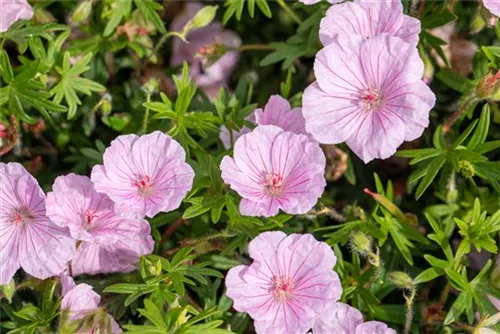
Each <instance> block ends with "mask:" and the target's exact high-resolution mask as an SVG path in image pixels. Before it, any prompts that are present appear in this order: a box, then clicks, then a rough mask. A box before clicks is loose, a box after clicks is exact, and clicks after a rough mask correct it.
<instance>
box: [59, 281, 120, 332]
mask: <svg viewBox="0 0 500 334" xmlns="http://www.w3.org/2000/svg"><path fill="white" fill-rule="evenodd" d="M66 282H67V284H68V286H69V288H68V289H67V291H65V293H63V299H62V302H61V310H63V311H67V312H68V315H69V320H70V321H79V322H81V324H80V326H79V328H78V330H77V332H76V333H78V334H90V333H112V334H115V333H121V332H122V330H121V329H120V326H119V325H118V323H117V322H116V321H115V319H114V318H113V317H112V316H111V315H109V314H104V313H103V312H104V311H103V309H102V308H101V307H100V306H99V304H100V302H101V296H99V295H98V294H97V293H96V292H95V291H94V290H93V289H92V287H91V286H90V285H88V284H84V283H82V284H78V285H75V282H74V281H73V279H72V278H71V277H69V276H66ZM98 313H101V314H102V315H105V317H104V318H103V317H102V316H100V317H99V316H95V315H96V314H98ZM92 316H93V318H92V319H91V320H90V322H88V323H87V321H86V320H87V319H89V318H90V317H92Z"/></svg>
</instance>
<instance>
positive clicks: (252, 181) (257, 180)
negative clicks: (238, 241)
mask: <svg viewBox="0 0 500 334" xmlns="http://www.w3.org/2000/svg"><path fill="white" fill-rule="evenodd" d="M220 167H221V170H222V179H223V180H224V182H225V183H227V184H229V185H230V187H231V189H233V190H234V191H236V192H237V193H238V194H239V195H240V196H241V197H243V199H242V200H241V202H240V213H241V214H242V215H245V216H264V217H270V216H274V215H276V214H278V211H279V209H282V210H283V211H284V212H286V213H290V214H303V213H306V212H308V211H309V210H310V209H311V208H312V207H313V206H314V205H315V204H316V202H317V200H318V198H319V197H320V196H321V194H322V193H323V189H324V188H325V185H326V181H325V177H324V170H325V155H324V154H323V151H322V150H321V148H320V147H319V144H318V143H317V142H315V141H313V140H311V139H309V138H308V137H307V136H304V135H299V134H295V133H292V132H285V131H283V130H282V129H281V128H279V127H277V126H274V125H259V126H258V127H257V128H255V129H254V130H253V131H252V132H250V133H247V134H245V135H243V136H241V137H240V138H239V139H238V140H237V141H236V143H235V145H234V158H231V157H229V156H226V157H224V158H223V159H222V162H221V166H220Z"/></svg>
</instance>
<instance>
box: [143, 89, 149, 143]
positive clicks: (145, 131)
mask: <svg viewBox="0 0 500 334" xmlns="http://www.w3.org/2000/svg"><path fill="white" fill-rule="evenodd" d="M146 102H147V103H149V102H151V92H150V91H149V90H148V91H147V92H146ZM148 122H149V108H148V107H146V111H145V112H144V120H143V121H142V133H143V134H146V133H147V132H148Z"/></svg>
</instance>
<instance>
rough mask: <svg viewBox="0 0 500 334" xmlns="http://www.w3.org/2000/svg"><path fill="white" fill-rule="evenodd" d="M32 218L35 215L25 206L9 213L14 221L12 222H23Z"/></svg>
mask: <svg viewBox="0 0 500 334" xmlns="http://www.w3.org/2000/svg"><path fill="white" fill-rule="evenodd" d="M34 218H35V216H34V215H33V214H32V213H31V212H29V211H28V209H27V208H25V207H21V208H18V209H15V210H14V212H13V213H12V215H11V220H12V221H13V222H14V224H24V223H27V222H28V221H29V220H31V219H34Z"/></svg>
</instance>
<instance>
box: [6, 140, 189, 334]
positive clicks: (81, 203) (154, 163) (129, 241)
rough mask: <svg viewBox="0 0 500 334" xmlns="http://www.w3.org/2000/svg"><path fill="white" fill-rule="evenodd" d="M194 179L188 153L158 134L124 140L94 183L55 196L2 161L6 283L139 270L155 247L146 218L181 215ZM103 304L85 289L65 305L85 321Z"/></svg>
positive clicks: (69, 179)
mask: <svg viewBox="0 0 500 334" xmlns="http://www.w3.org/2000/svg"><path fill="white" fill-rule="evenodd" d="M193 178H194V172H193V170H192V169H191V167H190V166H189V165H188V164H187V163H186V162H185V152H184V150H183V149H182V147H181V146H180V145H179V143H177V142H176V141H174V140H173V139H172V138H170V137H169V136H167V135H165V134H163V133H161V132H158V131H156V132H153V133H151V134H148V135H145V136H142V137H138V136H135V135H125V136H119V137H118V138H116V139H115V140H114V141H113V142H112V143H111V146H110V147H109V148H107V149H106V151H105V152H104V164H103V165H98V166H95V167H94V170H93V171H92V179H90V178H89V177H87V176H82V175H76V174H68V175H65V176H60V177H58V178H57V179H56V180H55V182H54V184H53V186H52V192H50V193H49V194H48V195H47V197H46V196H45V194H44V193H43V191H42V189H41V188H40V186H39V185H38V183H37V181H36V179H35V178H34V177H33V176H31V175H30V174H29V173H28V171H26V169H25V168H24V167H23V166H22V165H20V164H18V163H8V164H5V163H0V185H1V187H0V192H1V196H0V207H1V210H0V212H1V213H0V231H1V232H0V233H1V237H2V244H1V246H0V261H1V262H0V265H1V267H2V271H1V275H0V284H2V285H3V284H8V283H9V282H10V280H11V279H12V277H13V276H14V274H15V272H16V271H17V270H18V269H19V268H21V267H22V268H23V269H24V271H25V272H27V273H28V274H30V275H32V276H34V277H37V278H40V279H46V278H48V277H50V276H55V275H59V274H61V273H62V272H65V271H66V270H68V272H69V273H71V274H72V275H74V276H76V275H80V274H90V275H95V274H98V273H110V272H129V271H132V270H134V269H135V268H136V263H137V262H138V261H139V258H140V256H142V255H145V254H150V253H151V252H152V251H153V246H154V242H153V239H152V238H151V236H150V226H149V223H148V222H147V221H146V220H144V216H145V215H148V216H150V217H153V216H154V215H156V214H157V213H158V212H167V211H171V210H174V209H177V208H178V207H179V205H180V203H181V201H182V199H183V198H184V196H185V195H186V193H187V192H188V191H189V190H191V186H192V182H193ZM64 289H66V288H64V287H63V290H64ZM66 290H67V289H66ZM98 299H99V298H98V296H97V295H96V294H95V292H93V291H92V289H91V287H90V286H87V285H85V284H80V285H78V286H76V287H75V288H74V289H73V290H71V291H69V292H68V293H67V294H65V296H64V299H63V302H62V307H63V308H69V309H70V310H71V315H70V318H71V319H78V318H79V317H80V316H81V311H82V310H87V309H86V308H91V309H95V308H97V304H98V303H99V300H98ZM111 325H112V327H113V328H116V327H117V325H116V323H114V320H113V321H112V322H111ZM114 332H117V331H115V329H113V333H114Z"/></svg>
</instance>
